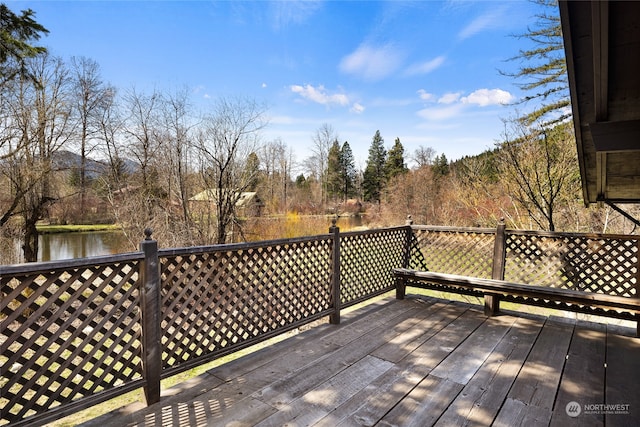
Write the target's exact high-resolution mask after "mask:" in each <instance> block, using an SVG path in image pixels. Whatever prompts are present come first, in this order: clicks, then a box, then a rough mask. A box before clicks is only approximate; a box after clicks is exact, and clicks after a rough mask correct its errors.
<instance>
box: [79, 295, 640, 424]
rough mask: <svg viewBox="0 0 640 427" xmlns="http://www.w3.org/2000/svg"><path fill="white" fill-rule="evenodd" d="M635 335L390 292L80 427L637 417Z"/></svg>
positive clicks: (639, 374) (614, 420)
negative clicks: (153, 400) (149, 401)
mask: <svg viewBox="0 0 640 427" xmlns="http://www.w3.org/2000/svg"><path fill="white" fill-rule="evenodd" d="M634 333H635V330H633V329H631V328H623V327H620V326H612V325H605V324H599V323H589V322H584V321H574V320H571V319H565V318H556V317H551V318H546V317H542V316H533V315H521V314H518V313H514V312H506V313H505V314H503V315H501V316H497V317H485V316H484V315H483V313H482V311H481V309H480V308H479V307H477V306H474V305H468V304H463V303H457V302H450V301H447V300H439V299H433V298H426V297H411V298H408V299H407V300H404V301H398V300H395V299H392V298H385V299H383V300H381V301H379V302H377V303H374V304H371V305H368V306H366V307H364V308H361V309H359V310H356V311H353V312H350V313H345V314H344V315H343V318H342V324H341V325H338V326H336V325H329V324H322V325H320V326H318V327H315V328H312V329H310V330H308V331H306V332H303V333H301V334H299V335H296V336H294V337H292V338H289V339H287V340H285V341H282V342H280V343H278V344H275V345H273V346H270V347H267V348H264V349H262V350H259V351H257V352H255V353H252V354H250V355H248V356H244V357H242V358H240V359H237V360H235V361H233V362H230V363H227V364H224V365H221V366H219V367H216V368H214V369H211V370H210V371H208V372H207V373H205V374H203V375H201V376H199V377H197V378H194V379H192V380H189V381H187V382H185V383H182V384H180V385H179V386H177V387H174V388H172V389H169V390H165V391H164V392H163V397H162V399H161V401H160V402H159V403H157V404H155V405H152V406H149V407H141V406H140V405H134V406H130V407H127V408H123V409H121V410H119V411H116V412H112V413H110V414H107V415H104V416H102V417H99V418H96V419H94V420H92V421H89V422H87V423H85V424H83V426H84V427H89V426H100V427H107V426H118V427H121V426H168V425H172V426H206V425H208V426H282V425H289V426H303V425H305V426H306V425H314V426H332V427H333V426H343V425H344V426H353V425H357V426H365V425H366V426H369V425H385V426H390V425H394V426H428V425H441V426H454V425H455V426H460V425H483V426H484V425H495V426H516V425H524V426H533V425H562V426H571V425H580V426H584V425H589V426H591V425H594V426H595V425H607V426H623V425H640V393H639V391H640V383H639V381H638V380H639V379H640V339H638V338H634V337H633V334H634ZM572 402H573V403H572Z"/></svg>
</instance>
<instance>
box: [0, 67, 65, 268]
mask: <svg viewBox="0 0 640 427" xmlns="http://www.w3.org/2000/svg"><path fill="white" fill-rule="evenodd" d="M27 66H28V67H29V70H28V73H27V74H28V76H29V77H28V78H27V77H23V78H20V79H18V80H17V81H14V82H13V84H12V85H10V86H11V89H10V91H9V92H6V91H5V92H4V95H5V96H8V97H9V99H5V102H6V104H5V106H7V107H9V110H8V111H7V112H6V114H7V116H8V121H7V122H6V124H10V126H8V128H6V129H4V130H3V141H4V144H6V145H7V147H8V149H7V151H6V152H5V153H6V155H7V157H6V158H5V159H4V161H3V162H2V167H1V168H0V171H1V173H2V174H3V180H4V181H5V184H6V185H7V187H9V190H8V194H9V195H10V197H11V199H10V201H8V202H7V204H6V205H4V207H3V214H2V218H1V219H0V226H3V225H5V224H6V222H7V221H8V220H9V219H10V218H11V217H12V216H16V215H19V216H20V217H22V224H23V229H22V240H23V245H22V249H23V254H24V259H25V261H27V262H31V261H36V260H37V256H38V231H37V229H36V223H37V222H38V221H39V220H41V219H43V218H44V217H45V216H46V215H47V210H48V208H49V206H50V205H51V204H52V203H54V202H55V201H56V200H57V199H58V198H59V195H58V194H57V192H56V188H55V179H54V178H55V175H54V172H55V168H56V165H55V163H54V154H55V153H56V152H57V151H59V150H60V149H61V148H62V147H63V146H64V145H65V144H67V143H68V140H69V136H70V134H71V133H70V124H69V118H70V117H71V107H70V104H71V103H70V102H69V86H68V83H69V79H68V71H67V69H66V67H65V66H64V63H63V62H62V60H61V59H59V58H52V57H50V56H49V55H41V56H39V57H37V58H33V59H31V60H29V61H28V63H27ZM4 89H5V90H6V89H7V87H5V88H4Z"/></svg>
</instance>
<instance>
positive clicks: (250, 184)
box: [244, 151, 260, 191]
mask: <svg viewBox="0 0 640 427" xmlns="http://www.w3.org/2000/svg"><path fill="white" fill-rule="evenodd" d="M244 175H245V176H244V180H245V182H246V183H247V184H246V190H247V191H256V188H257V187H258V184H259V182H260V159H259V158H258V155H257V154H256V153H255V151H252V152H251V153H249V157H247V162H246V163H245V165H244Z"/></svg>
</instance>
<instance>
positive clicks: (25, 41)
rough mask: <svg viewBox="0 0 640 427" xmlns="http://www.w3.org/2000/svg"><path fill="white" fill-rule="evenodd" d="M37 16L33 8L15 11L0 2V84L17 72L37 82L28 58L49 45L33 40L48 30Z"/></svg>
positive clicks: (40, 52) (16, 74) (43, 51)
mask: <svg viewBox="0 0 640 427" xmlns="http://www.w3.org/2000/svg"><path fill="white" fill-rule="evenodd" d="M34 16H35V12H34V11H33V10H31V9H27V10H23V11H22V12H21V14H20V15H16V14H15V13H13V12H12V11H11V10H10V9H9V7H7V5H6V4H4V3H0V86H2V85H4V84H5V83H6V82H8V81H10V80H13V79H14V78H15V77H17V76H22V77H27V78H29V79H31V80H32V81H33V82H34V83H35V82H36V79H35V76H34V75H33V74H32V73H31V72H30V71H29V69H28V67H27V65H26V62H25V60H27V59H28V58H34V57H36V56H38V55H40V54H43V53H46V51H47V49H46V48H44V47H41V46H33V45H32V44H31V42H32V41H33V40H38V39H40V37H41V36H42V34H47V33H48V32H49V30H47V29H46V28H45V27H43V26H42V25H40V24H39V23H38V22H36V20H35V19H34Z"/></svg>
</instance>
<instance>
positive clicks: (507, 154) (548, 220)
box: [499, 120, 580, 231]
mask: <svg viewBox="0 0 640 427" xmlns="http://www.w3.org/2000/svg"><path fill="white" fill-rule="evenodd" d="M509 124H511V125H512V126H511V128H510V129H507V132H506V134H505V142H504V143H502V144H501V145H500V148H501V150H500V156H501V157H500V162H499V168H500V172H501V173H502V175H501V179H502V181H503V183H504V184H505V185H506V188H507V190H508V194H509V195H510V196H511V197H513V198H514V199H515V200H516V201H517V202H518V204H519V205H520V206H522V207H523V208H524V209H525V210H526V211H527V213H528V214H529V216H530V217H531V219H532V220H533V221H534V222H535V223H536V224H537V225H538V226H539V227H540V228H542V229H543V230H548V231H555V229H556V216H557V211H558V209H559V207H560V206H563V205H565V204H566V203H571V202H572V201H575V200H576V199H577V197H578V194H579V185H580V182H579V180H580V174H579V171H578V162H577V158H576V151H575V141H574V136H573V132H572V130H571V127H570V125H569V124H568V123H561V124H559V125H557V126H555V127H554V128H551V129H546V128H538V129H531V128H526V127H525V126H524V125H522V124H521V123H519V122H518V121H517V120H516V121H512V122H509Z"/></svg>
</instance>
